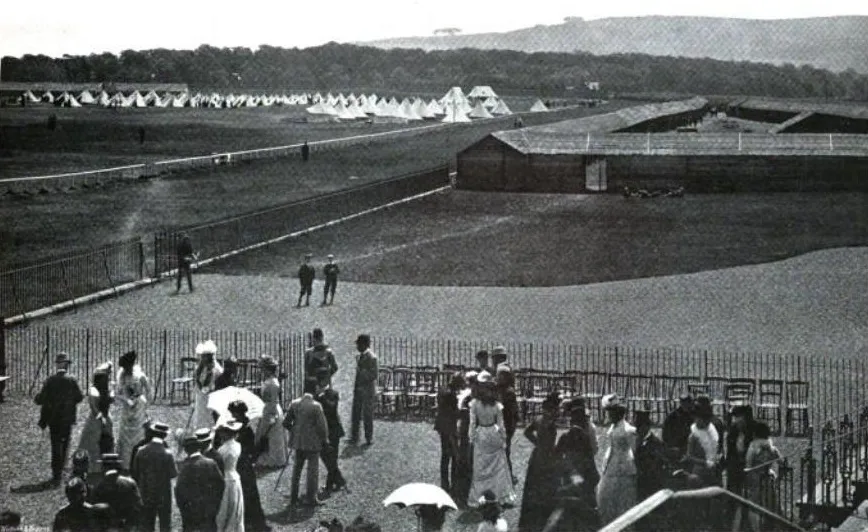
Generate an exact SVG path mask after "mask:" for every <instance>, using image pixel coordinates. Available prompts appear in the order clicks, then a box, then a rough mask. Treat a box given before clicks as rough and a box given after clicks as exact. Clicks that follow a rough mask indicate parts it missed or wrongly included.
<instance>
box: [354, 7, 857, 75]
mask: <svg viewBox="0 0 868 532" xmlns="http://www.w3.org/2000/svg"><path fill="white" fill-rule="evenodd" d="M459 25H460V24H459ZM365 44H367V45H369V46H376V47H378V48H421V49H423V50H448V49H456V48H479V49H499V50H517V51H522V52H575V51H582V52H588V53H592V54H616V53H642V54H651V55H666V56H684V57H710V58H713V59H720V60H724V61H752V62H768V63H774V64H783V63H793V64H795V65H812V66H814V67H816V68H823V69H828V70H832V71H836V72H841V71H844V70H847V69H848V68H851V69H853V70H855V71H857V72H860V73H868V54H866V53H865V50H866V49H868V17H864V16H858V17H857V16H852V17H827V18H805V19H782V20H748V19H729V18H710V17H662V16H653V17H630V18H604V19H598V20H591V21H586V20H582V19H581V18H578V17H570V18H569V19H567V20H566V21H565V22H564V23H562V24H556V25H551V26H543V25H539V26H534V27H532V28H525V29H520V30H516V31H510V32H505V33H480V34H468V35H453V36H429V37H408V38H399V39H389V40H382V41H374V42H368V43H365Z"/></svg>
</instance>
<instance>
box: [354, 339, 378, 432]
mask: <svg viewBox="0 0 868 532" xmlns="http://www.w3.org/2000/svg"><path fill="white" fill-rule="evenodd" d="M356 349H357V350H358V351H359V357H358V362H357V366H356V383H355V390H354V393H353V410H352V419H351V421H350V425H351V428H350V443H351V444H356V443H358V441H359V423H360V422H361V421H362V419H363V418H364V424H365V441H366V442H367V444H368V445H371V443H373V441H374V403H375V402H376V400H377V374H378V372H379V366H378V364H377V355H375V354H374V352H373V351H371V337H370V336H368V335H367V334H360V335H359V336H358V338H356Z"/></svg>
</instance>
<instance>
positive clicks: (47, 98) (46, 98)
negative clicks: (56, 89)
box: [42, 91, 54, 103]
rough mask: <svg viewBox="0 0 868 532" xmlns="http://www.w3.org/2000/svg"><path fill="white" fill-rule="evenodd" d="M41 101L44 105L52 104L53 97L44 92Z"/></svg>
mask: <svg viewBox="0 0 868 532" xmlns="http://www.w3.org/2000/svg"><path fill="white" fill-rule="evenodd" d="M42 101H43V102H46V103H54V95H52V94H51V91H45V94H43V95H42Z"/></svg>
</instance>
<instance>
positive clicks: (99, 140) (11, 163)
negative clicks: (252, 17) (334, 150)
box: [0, 97, 638, 179]
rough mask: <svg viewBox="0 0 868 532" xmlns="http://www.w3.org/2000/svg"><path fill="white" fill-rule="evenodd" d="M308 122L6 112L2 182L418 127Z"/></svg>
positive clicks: (84, 111) (229, 114)
mask: <svg viewBox="0 0 868 532" xmlns="http://www.w3.org/2000/svg"><path fill="white" fill-rule="evenodd" d="M505 101H506V102H507V104H508V105H510V106H512V107H513V110H514V111H515V112H520V111H527V109H528V108H529V107H530V105H531V104H532V103H533V100H532V99H529V98H525V97H506V98H505ZM633 104H634V105H638V103H636V102H633ZM600 109H602V110H604V111H605V110H609V109H612V107H611V106H604V107H601V108H600ZM558 114H559V113H558ZM50 115H56V116H57V128H56V130H54V131H49V130H48V128H47V127H46V123H47V120H48V117H49V116H50ZM306 116H307V112H306V111H305V110H304V106H277V107H249V108H248V107H245V108H238V109H208V108H179V109H174V108H167V109H160V108H145V109H135V108H125V109H119V108H112V109H104V108H100V107H82V108H78V109H70V108H56V107H53V106H48V105H37V106H33V107H25V108H20V107H9V108H4V109H3V112H2V113H0V139H2V142H0V179H2V178H7V177H21V176H34V175H51V174H58V173H67V172H74V171H80V170H95V169H99V168H109V167H112V166H120V165H126V164H136V163H144V162H153V161H158V160H164V159H173V158H181V157H192V156H198V155H208V154H211V153H215V152H227V151H239V150H248V149H254V148H264V147H268V146H283V145H287V144H298V143H301V142H304V141H305V140H307V141H316V140H324V139H330V138H335V137H345V136H352V135H361V134H366V133H377V132H381V131H391V130H395V129H402V128H406V127H413V126H416V125H419V123H411V124H365V123H303V122H302V121H303V120H304V118H305V117H306ZM525 120H526V121H527V118H526V119H525ZM536 120H538V119H535V118H532V119H530V121H529V122H531V123H532V122H535V121H536ZM499 123H503V121H501V122H499ZM140 127H143V128H144V129H145V142H144V143H143V144H140V143H139V128H140ZM497 129H503V127H500V126H499V127H498V128H497Z"/></svg>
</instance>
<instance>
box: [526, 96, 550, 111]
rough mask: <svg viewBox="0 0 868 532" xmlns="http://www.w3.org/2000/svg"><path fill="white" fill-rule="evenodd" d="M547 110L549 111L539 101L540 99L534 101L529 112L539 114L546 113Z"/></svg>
mask: <svg viewBox="0 0 868 532" xmlns="http://www.w3.org/2000/svg"><path fill="white" fill-rule="evenodd" d="M548 110H549V108H548V107H546V104H544V103H542V100H540V99H537V101H535V102H534V103H533V105H531V106H530V112H531V113H540V112H543V111H548Z"/></svg>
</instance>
